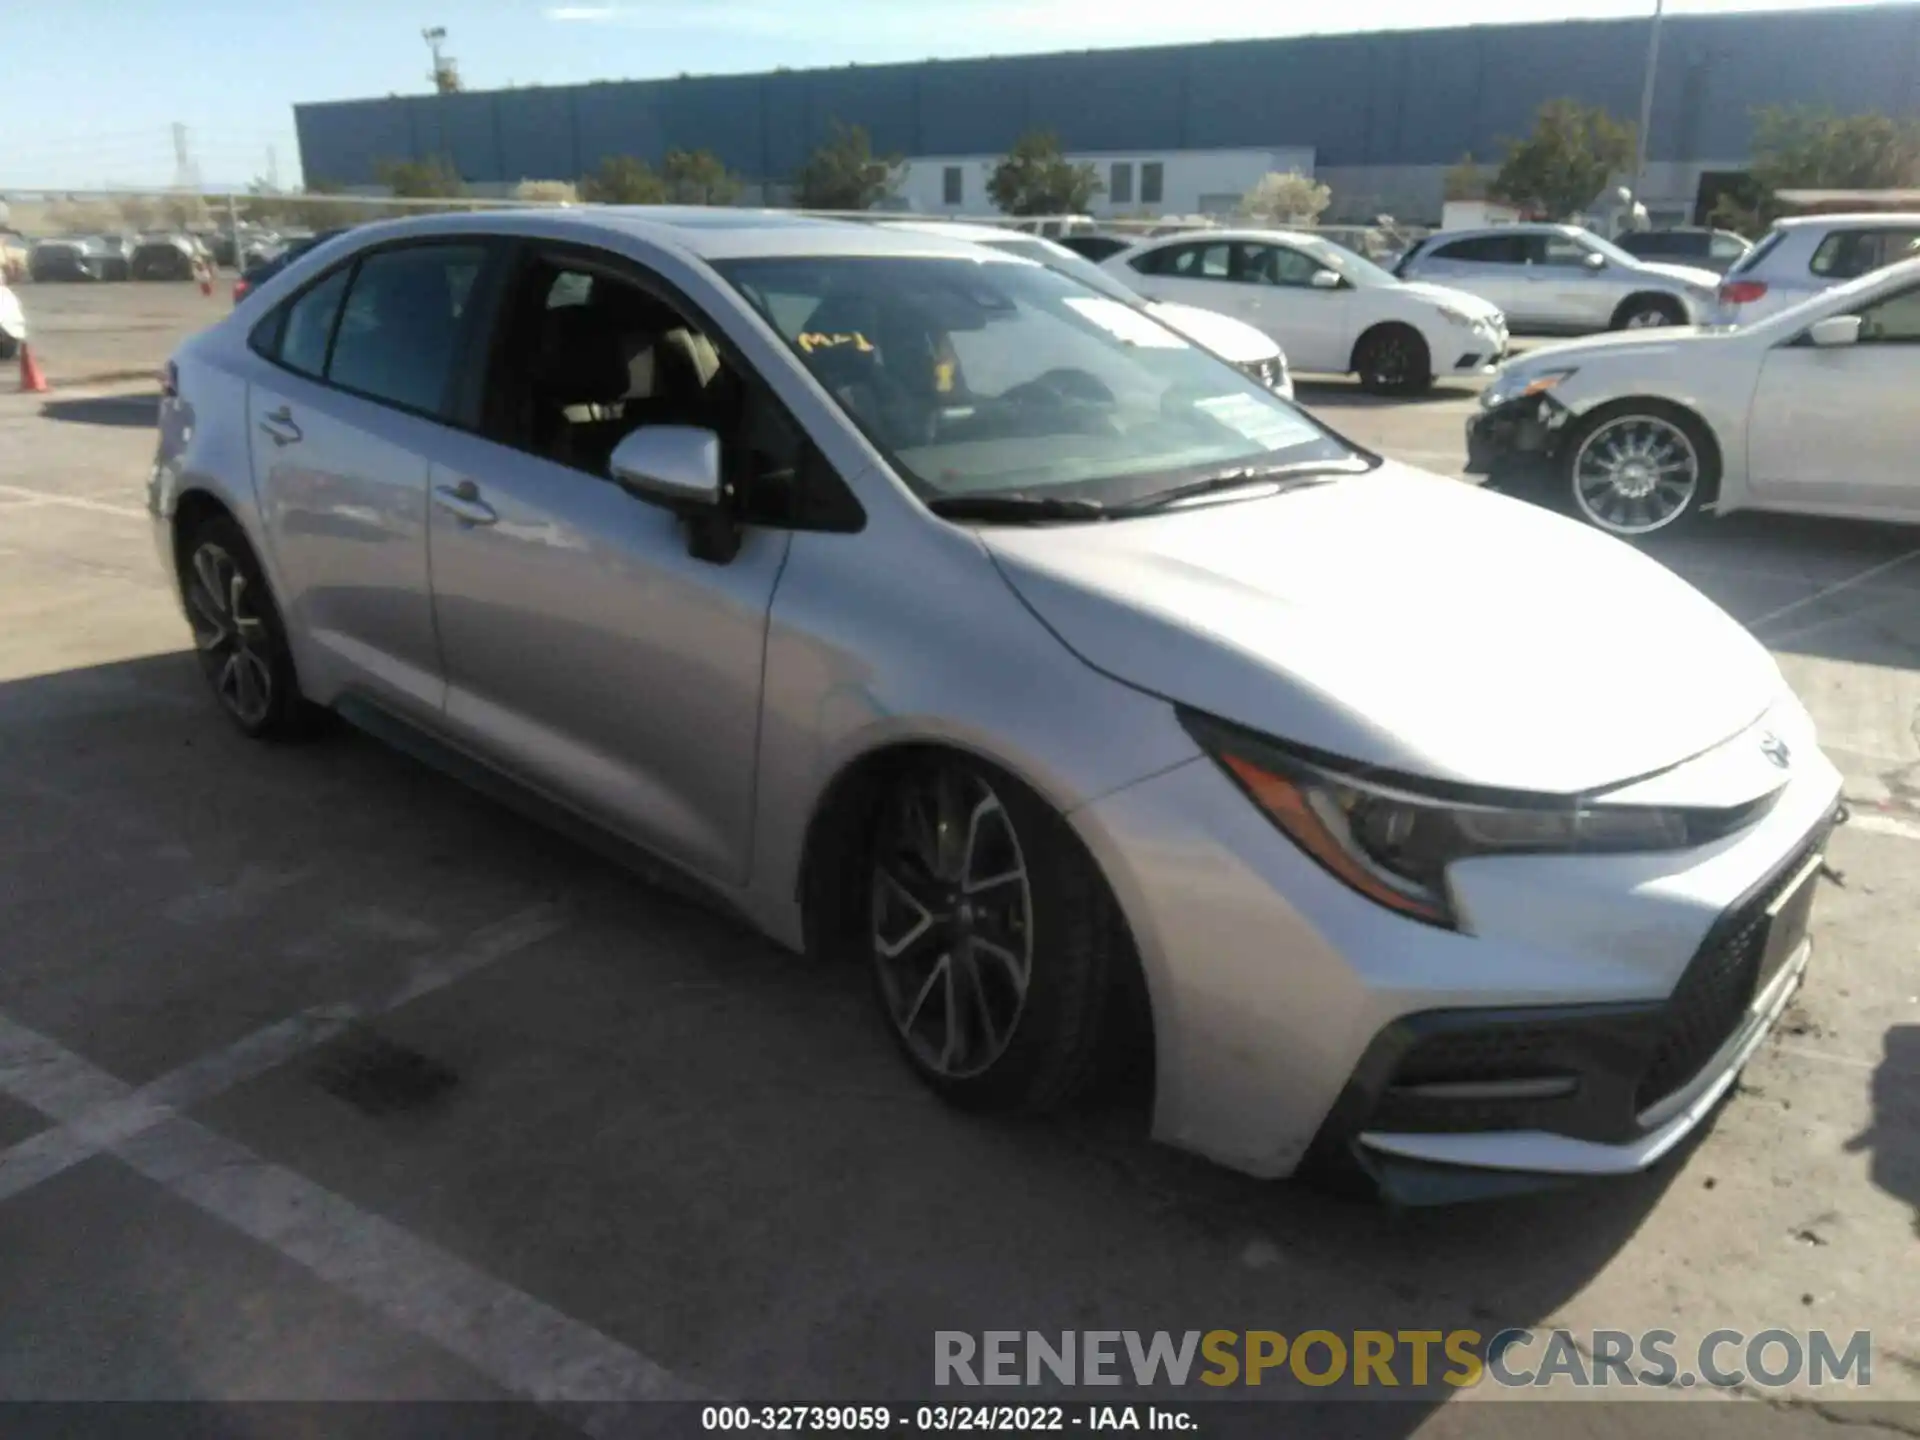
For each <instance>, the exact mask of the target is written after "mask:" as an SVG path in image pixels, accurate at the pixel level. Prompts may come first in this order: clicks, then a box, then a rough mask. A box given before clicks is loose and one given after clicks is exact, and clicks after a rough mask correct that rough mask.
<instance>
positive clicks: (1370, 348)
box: [1353, 325, 1433, 395]
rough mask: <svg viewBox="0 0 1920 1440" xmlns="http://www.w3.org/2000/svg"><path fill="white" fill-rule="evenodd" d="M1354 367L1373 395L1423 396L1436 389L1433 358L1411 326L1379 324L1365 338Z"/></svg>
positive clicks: (1356, 351)
mask: <svg viewBox="0 0 1920 1440" xmlns="http://www.w3.org/2000/svg"><path fill="white" fill-rule="evenodd" d="M1353 368H1354V373H1356V374H1357V375H1359V377H1360V387H1361V388H1362V389H1363V390H1365V391H1367V392H1368V393H1369V394H1371V395H1421V394H1425V393H1426V392H1427V391H1428V390H1430V389H1431V388H1432V387H1433V357H1432V355H1431V354H1430V353H1429V352H1428V350H1427V342H1426V341H1425V340H1424V339H1423V338H1422V337H1421V335H1420V332H1419V331H1418V330H1415V329H1414V328H1413V327H1412V326H1410V325H1376V326H1374V328H1373V329H1371V330H1369V331H1368V332H1367V333H1366V334H1364V335H1362V336H1361V337H1360V341H1359V343H1358V344H1356V345H1355V346H1354V347H1353Z"/></svg>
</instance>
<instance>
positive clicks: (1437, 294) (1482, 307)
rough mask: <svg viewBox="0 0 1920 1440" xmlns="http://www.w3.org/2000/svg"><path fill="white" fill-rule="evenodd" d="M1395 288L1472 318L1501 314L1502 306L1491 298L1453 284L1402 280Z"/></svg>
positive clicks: (1485, 318)
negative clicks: (1488, 298) (1460, 288)
mask: <svg viewBox="0 0 1920 1440" xmlns="http://www.w3.org/2000/svg"><path fill="white" fill-rule="evenodd" d="M1394 288H1395V289H1397V290H1398V291H1400V292H1401V293H1402V294H1409V293H1410V294H1414V295H1418V296H1419V297H1420V298H1421V299H1423V300H1431V301H1432V302H1433V303H1434V304H1436V305H1447V306H1450V307H1452V308H1453V309H1455V310H1458V311H1459V312H1460V313H1461V314H1463V315H1465V316H1466V317H1467V318H1469V319H1471V320H1491V319H1493V318H1494V317H1496V316H1497V315H1499V314H1500V307H1499V306H1498V305H1496V304H1494V303H1493V302H1492V301H1491V300H1487V299H1485V298H1483V297H1482V296H1479V295H1475V294H1473V293H1472V292H1471V291H1468V290H1455V289H1454V288H1453V287H1452V286H1451V285H1436V284H1434V283H1433V282H1432V281H1431V280H1402V281H1401V282H1400V283H1399V285H1397V286H1395V287H1394Z"/></svg>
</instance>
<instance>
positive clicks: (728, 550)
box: [607, 425, 740, 565]
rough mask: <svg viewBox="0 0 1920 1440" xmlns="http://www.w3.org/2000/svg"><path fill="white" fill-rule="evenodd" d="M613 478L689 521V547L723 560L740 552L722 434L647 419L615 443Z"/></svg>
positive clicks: (700, 557)
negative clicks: (730, 505) (723, 475)
mask: <svg viewBox="0 0 1920 1440" xmlns="http://www.w3.org/2000/svg"><path fill="white" fill-rule="evenodd" d="M607 471H608V473H609V474H610V475H611V476H612V477H613V483H614V484H616V485H618V486H619V487H620V488H621V489H622V490H625V491H626V492H627V493H628V494H629V495H631V496H633V497H634V498H635V499H636V500H644V501H646V503H647V504H649V505H658V506H659V507H660V508H661V509H663V510H667V511H670V512H671V513H672V514H674V515H677V516H678V517H679V518H680V519H682V520H684V521H686V522H687V552H688V553H689V554H690V555H692V556H693V557H694V558H695V559H697V560H705V561H708V562H710V563H711V564H715V565H725V564H727V563H728V562H729V561H731V560H732V559H733V557H734V556H735V555H737V554H739V553H740V527H739V526H738V525H737V524H736V523H735V522H734V518H733V516H732V515H731V514H730V513H729V512H728V509H727V505H726V498H727V492H726V486H725V484H724V483H723V482H722V480H721V478H720V437H719V436H718V435H716V434H714V432H713V431H711V430H703V429H701V428H699V427H698V426H694V425H643V426H641V427H640V428H639V429H638V430H635V431H633V432H632V433H631V434H630V435H628V436H627V437H626V438H625V439H624V440H622V441H621V442H620V443H619V444H618V445H616V446H614V447H613V456H612V458H611V459H610V460H609V461H608V462H607Z"/></svg>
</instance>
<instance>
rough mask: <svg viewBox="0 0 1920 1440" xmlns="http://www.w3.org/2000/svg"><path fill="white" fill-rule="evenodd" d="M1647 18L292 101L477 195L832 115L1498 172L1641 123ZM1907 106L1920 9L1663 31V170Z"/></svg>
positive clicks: (778, 160)
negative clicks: (1499, 164)
mask: <svg viewBox="0 0 1920 1440" xmlns="http://www.w3.org/2000/svg"><path fill="white" fill-rule="evenodd" d="M1647 34H1648V28H1647V22H1646V21H1644V20H1605V21H1566V22H1562V23H1557V24H1543V25H1500V26H1496V25H1486V26H1475V27H1470V28H1463V29H1451V30H1430V31H1408V32H1398V33H1383V34H1371V35H1318V36H1304V37H1300V38H1297V39H1287V40H1251V41H1240V42H1221V43H1217V44H1211V45H1188V46H1177V47H1160V48H1154V49H1141V50H1113V51H1090V52H1085V53H1076V54H1067V55H1044V56H1019V57H1011V58H1002V59H985V60H959V61H929V62H927V63H924V64H916V65H882V66H847V67H843V68H840V69H833V70H812V71H797V72H776V73H773V74H769V75H759V76H710V77H701V78H693V79H686V80H654V81H643V82H635V83H627V84H598V85H585V86H576V87H570V88H566V89H559V90H513V91H500V92H494V93H492V94H487V93H480V94H472V95H462V96H452V97H436V96H419V97H411V98H406V99H394V100H372V101H361V102H349V103H343V104H329V105H308V106H300V107H296V111H295V118H296V125H297V128H298V130H299V134H300V153H301V161H302V164H303V166H304V168H305V169H306V172H307V173H308V174H309V175H313V176H318V177H322V178H325V179H329V180H335V181H340V182H344V183H358V184H366V183H370V182H372V181H373V179H374V178H375V177H374V163H375V161H377V160H379V159H384V158H404V157H405V156H407V155H422V154H430V153H434V152H435V151H442V152H447V153H451V154H453V156H454V158H455V160H456V162H457V163H458V164H459V165H460V167H461V169H462V172H463V173H466V174H468V175H469V178H471V179H474V180H481V181H494V182H499V181H507V182H511V181H514V180H518V179H521V178H523V177H526V176H530V175H532V174H533V173H534V172H535V171H537V170H543V171H548V172H556V167H558V170H557V173H548V174H547V175H545V176H543V177H541V178H567V176H568V174H569V173H572V174H577V173H580V172H581V171H584V170H589V169H591V168H592V167H593V166H594V165H596V164H598V163H599V160H600V159H601V158H602V157H603V156H607V155H619V154H630V155H636V156H639V157H640V158H642V159H645V160H648V161H652V162H657V161H658V160H659V158H660V156H661V155H662V154H663V153H664V152H665V150H666V149H667V148H668V147H669V146H679V147H683V148H687V149H711V150H713V151H715V152H716V153H718V154H719V155H720V156H721V158H722V159H723V160H725V161H726V162H727V164H728V165H729V166H730V167H731V168H733V169H735V170H737V171H739V172H741V173H742V174H743V175H745V176H747V177H748V178H752V179H757V178H771V179H775V180H784V179H787V178H790V177H791V176H792V174H793V172H794V171H795V170H797V169H798V168H799V166H800V165H801V164H802V163H803V162H804V161H805V159H806V156H807V154H808V153H809V152H810V151H811V150H812V149H813V147H814V146H815V145H817V144H818V143H819V142H820V141H821V140H822V139H823V138H824V137H825V135H826V133H827V129H828V122H829V121H830V120H832V119H835V118H838V119H840V120H843V121H845V122H847V123H850V124H860V125H864V126H866V127H867V129H868V131H869V133H870V134H871V135H872V137H873V142H874V145H875V147H876V148H877V149H879V150H880V151H882V152H886V151H897V152H899V153H900V154H903V155H973V154H988V153H996V152H1000V151H1004V150H1005V149H1006V148H1007V146H1009V145H1010V144H1012V142H1013V141H1014V139H1016V138H1017V137H1018V136H1019V135H1020V134H1022V133H1023V132H1025V131H1026V130H1028V129H1030V128H1033V127H1035V126H1044V127H1047V128H1050V129H1053V130H1055V131H1056V132H1057V133H1058V134H1059V136H1060V138H1061V141H1062V143H1063V144H1065V145H1066V146H1067V147H1068V148H1069V149H1072V150H1079V151H1083V152H1084V151H1102V150H1116V151H1126V150H1135V151H1138V150H1172V149H1240V148H1250V147H1260V148H1266V147H1274V146H1307V147H1312V148H1313V149H1314V150H1316V151H1317V152H1318V157H1319V164H1320V165H1321V166H1322V167H1331V168H1342V167H1354V166H1373V167H1378V166H1430V165H1444V164H1449V163H1451V162H1453V161H1455V160H1457V159H1458V158H1459V157H1460V156H1461V154H1463V153H1464V152H1466V151H1468V150H1471V151H1472V152H1473V153H1474V154H1475V156H1476V157H1478V158H1480V159H1482V160H1492V159H1496V158H1498V156H1499V154H1500V151H1501V142H1502V140H1503V138H1507V137H1513V136H1519V135H1523V134H1525V133H1526V132H1527V131H1528V130H1529V129H1530V128H1531V126H1532V123H1533V116H1534V112H1535V111H1536V110H1537V109H1538V108H1539V106H1540V105H1541V104H1542V103H1543V102H1545V101H1547V100H1551V99H1554V98H1557V97H1560V96H1572V97H1574V98H1577V99H1580V100H1583V101H1585V102H1588V103H1591V104H1601V105H1605V106H1607V107H1608V108H1609V109H1611V110H1612V111H1613V112H1614V113H1615V114H1616V115H1618V116H1619V117H1620V118H1622V119H1623V120H1631V119H1633V118H1635V117H1636V116H1637V115H1638V113H1639V108H1640V80H1641V73H1642V66H1643V65H1644V63H1645V57H1646V43H1647ZM1793 103H1811V104H1827V105H1832V106H1834V107H1835V108H1837V109H1840V110H1843V111H1847V112H1858V111H1865V110H1879V111H1884V112H1888V113H1895V114H1909V115H1910V114H1913V113H1915V112H1916V110H1920V5H1913V4H1901V5H1884V6H1874V7H1870V8H1862V9H1858V10H1847V9H1836V10H1827V11H1800V12H1788V13H1776V14H1765V13H1762V14H1745V15H1685V16H1678V17H1673V18H1671V19H1669V20H1668V22H1667V28H1666V30H1665V32H1664V34H1663V41H1662V63H1661V67H1660V76H1659V85H1658V87H1657V91H1656V94H1655V103H1654V123H1653V132H1652V136H1651V143H1650V147H1649V148H1650V151H1651V154H1652V157H1653V158H1655V159H1662V160H1665V159H1674V160H1685V159H1701V158H1712V159H1717V160H1724V159H1725V157H1727V156H1729V155H1741V154H1744V153H1746V152H1747V150H1748V146H1749V144H1750V141H1751V135H1752V112H1753V111H1754V109H1756V108H1757V107H1760V106H1763V105H1777V104H1793Z"/></svg>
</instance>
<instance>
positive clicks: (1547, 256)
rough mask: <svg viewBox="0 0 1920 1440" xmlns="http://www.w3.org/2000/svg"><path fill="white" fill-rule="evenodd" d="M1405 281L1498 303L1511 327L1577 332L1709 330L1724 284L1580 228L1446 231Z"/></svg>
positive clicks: (1426, 243)
mask: <svg viewBox="0 0 1920 1440" xmlns="http://www.w3.org/2000/svg"><path fill="white" fill-rule="evenodd" d="M1395 273H1397V274H1398V275H1399V276H1400V277H1401V278H1402V279H1404V280H1431V281H1433V282H1435V283H1436V284H1440V285H1450V286H1452V287H1454V288H1455V289H1457V290H1466V291H1469V292H1471V293H1472V294H1475V295H1478V296H1480V297H1481V298H1482V299H1484V300H1491V301H1492V302H1493V303H1494V304H1495V305H1498V306H1499V307H1500V309H1501V310H1502V311H1504V312H1505V313H1506V317H1507V325H1508V327H1509V328H1510V329H1513V330H1516V331H1520V330H1530V331H1552V332H1572V333H1583V332H1587V331H1593V330H1638V329H1643V328H1646V327H1649V326H1658V325H1696V324H1701V323H1704V322H1705V321H1707V320H1708V319H1709V318H1710V317H1711V316H1712V315H1713V314H1714V312H1715V308H1716V306H1717V304H1718V293H1719V284H1720V277H1719V276H1718V275H1717V274H1715V273H1714V272H1713V271H1711V270H1705V269H1697V268H1695V267H1693V266H1688V265H1666V264H1661V263H1659V262H1656V261H1652V260H1642V259H1640V258H1638V257H1637V256H1634V255H1629V254H1628V253H1627V252H1626V251H1625V250H1622V249H1621V248H1620V247H1619V246H1618V245H1615V244H1614V243H1613V242H1612V241H1610V240H1606V239H1604V238H1602V237H1601V236H1599V235H1596V234H1594V233H1593V232H1592V231H1591V230H1582V229H1581V228H1580V227H1579V226H1577V225H1538V224H1524V225H1496V226H1491V227H1489V228H1486V229H1481V230H1443V231H1441V232H1440V233H1439V234H1437V235H1430V236H1428V237H1427V238H1426V239H1425V240H1422V241H1421V242H1420V243H1419V244H1418V245H1417V246H1415V247H1414V248H1413V249H1412V250H1411V251H1409V252H1408V253H1407V255H1406V257H1405V258H1404V259H1402V260H1401V262H1400V265H1399V267H1398V269H1397V271H1396V272H1395Z"/></svg>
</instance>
